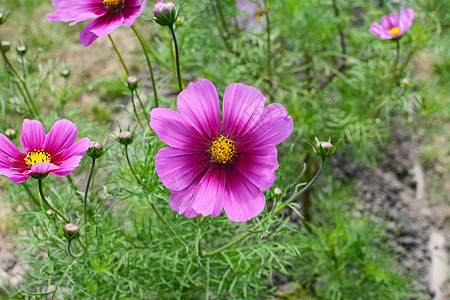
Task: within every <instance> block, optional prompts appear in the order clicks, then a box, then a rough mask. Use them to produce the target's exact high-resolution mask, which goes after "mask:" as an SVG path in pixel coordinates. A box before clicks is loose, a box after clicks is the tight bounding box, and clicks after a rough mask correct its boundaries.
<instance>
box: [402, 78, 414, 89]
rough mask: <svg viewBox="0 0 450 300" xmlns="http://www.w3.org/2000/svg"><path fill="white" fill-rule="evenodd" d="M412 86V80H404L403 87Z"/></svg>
mask: <svg viewBox="0 0 450 300" xmlns="http://www.w3.org/2000/svg"><path fill="white" fill-rule="evenodd" d="M411 85H412V82H411V78H409V77H405V78H403V79H402V86H404V87H410V86H411Z"/></svg>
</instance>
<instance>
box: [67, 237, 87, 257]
mask: <svg viewBox="0 0 450 300" xmlns="http://www.w3.org/2000/svg"><path fill="white" fill-rule="evenodd" d="M71 245H72V240H69V241H68V242H67V253H69V255H70V256H72V257H73V258H78V257H81V255H83V252H81V253H80V254H73V252H72V249H71Z"/></svg>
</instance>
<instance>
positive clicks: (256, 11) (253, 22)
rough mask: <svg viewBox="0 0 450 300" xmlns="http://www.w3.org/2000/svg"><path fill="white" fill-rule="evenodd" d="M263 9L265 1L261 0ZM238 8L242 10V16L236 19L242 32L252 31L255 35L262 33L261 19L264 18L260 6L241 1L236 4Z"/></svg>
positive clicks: (244, 0)
mask: <svg viewBox="0 0 450 300" xmlns="http://www.w3.org/2000/svg"><path fill="white" fill-rule="evenodd" d="M259 4H260V5H261V7H264V1H263V0H259ZM236 7H237V8H238V9H239V10H240V14H239V15H238V16H237V17H236V22H237V26H238V28H239V29H241V30H245V29H248V30H251V31H253V32H254V33H259V32H261V31H262V24H261V22H260V21H259V19H260V18H261V17H262V16H263V13H262V12H261V9H260V6H258V4H256V3H254V2H251V1H246V0H239V1H237V2H236Z"/></svg>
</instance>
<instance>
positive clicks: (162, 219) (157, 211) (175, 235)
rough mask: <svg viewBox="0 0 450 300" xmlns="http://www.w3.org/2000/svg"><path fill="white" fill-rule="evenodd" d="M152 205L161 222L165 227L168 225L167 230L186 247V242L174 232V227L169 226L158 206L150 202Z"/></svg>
mask: <svg viewBox="0 0 450 300" xmlns="http://www.w3.org/2000/svg"><path fill="white" fill-rule="evenodd" d="M148 202H149V203H150V205H151V206H152V208H153V210H154V211H155V213H156V215H157V216H158V218H159V219H160V220H161V222H163V223H164V225H167V229H169V231H170V232H171V233H172V234H173V236H174V237H175V238H176V239H177V240H178V242H180V244H181V245H183V247H184V246H186V242H185V241H183V240H182V239H181V238H180V237H179V236H178V234H177V233H176V232H175V230H173V228H172V227H170V226H168V225H169V223H168V222H167V220H166V219H165V218H164V216H163V215H162V214H161V212H160V211H159V209H158V208H157V207H156V205H155V204H154V203H153V202H151V201H150V199H149V201H148Z"/></svg>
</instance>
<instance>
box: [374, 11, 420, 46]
mask: <svg viewBox="0 0 450 300" xmlns="http://www.w3.org/2000/svg"><path fill="white" fill-rule="evenodd" d="M413 19H414V10H413V9H412V8H408V9H404V8H403V7H402V8H400V17H399V16H398V14H397V13H396V12H393V13H391V14H390V15H389V16H383V17H382V18H381V25H380V24H378V22H376V21H375V22H373V23H372V25H371V26H370V32H371V33H372V34H373V35H375V36H377V37H379V38H380V39H382V40H392V39H395V38H397V37H399V36H401V35H403V34H404V33H405V32H406V31H407V30H408V29H409V28H410V27H411V25H412V22H413Z"/></svg>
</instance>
